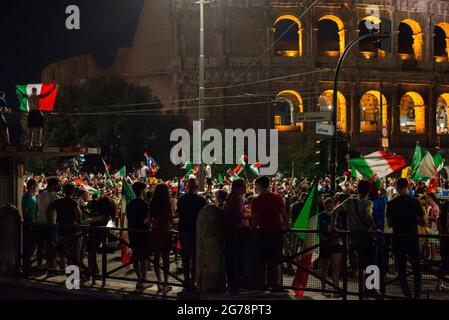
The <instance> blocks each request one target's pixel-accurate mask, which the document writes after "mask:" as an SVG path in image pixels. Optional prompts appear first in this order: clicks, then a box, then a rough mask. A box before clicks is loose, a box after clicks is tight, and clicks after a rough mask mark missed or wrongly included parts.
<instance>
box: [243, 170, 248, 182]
mask: <svg viewBox="0 0 449 320" xmlns="http://www.w3.org/2000/svg"><path fill="white" fill-rule="evenodd" d="M243 173H244V174H245V178H246V182H249V179H248V176H247V175H246V166H243Z"/></svg>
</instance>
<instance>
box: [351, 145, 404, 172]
mask: <svg viewBox="0 0 449 320" xmlns="http://www.w3.org/2000/svg"><path fill="white" fill-rule="evenodd" d="M349 164H350V165H351V170H352V176H353V177H355V176H358V174H360V175H361V176H362V177H365V178H371V177H372V176H374V175H376V177H377V178H383V177H385V176H387V175H389V174H390V173H393V172H394V171H397V170H399V169H401V168H403V167H405V165H406V162H405V160H404V158H403V157H402V156H401V155H398V154H391V153H388V152H385V151H376V152H373V153H371V154H369V155H366V156H364V157H359V158H353V159H350V160H349Z"/></svg>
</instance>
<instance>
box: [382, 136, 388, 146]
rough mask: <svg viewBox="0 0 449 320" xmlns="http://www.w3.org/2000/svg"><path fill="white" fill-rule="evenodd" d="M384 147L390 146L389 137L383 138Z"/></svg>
mask: <svg viewBox="0 0 449 320" xmlns="http://www.w3.org/2000/svg"><path fill="white" fill-rule="evenodd" d="M382 147H383V148H388V138H382Z"/></svg>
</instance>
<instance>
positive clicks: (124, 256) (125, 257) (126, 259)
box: [120, 179, 136, 265]
mask: <svg viewBox="0 0 449 320" xmlns="http://www.w3.org/2000/svg"><path fill="white" fill-rule="evenodd" d="M135 198H136V195H135V194H134V192H133V190H132V188H131V186H130V185H129V183H128V181H126V179H124V180H123V184H122V208H121V211H122V212H121V219H120V224H121V227H122V228H128V219H127V217H126V206H127V205H128V203H130V202H131V201H132V200H134V199H135ZM120 239H122V240H123V241H126V242H129V237H128V232H127V231H123V232H122V234H121V235H120ZM120 246H121V248H120V257H121V260H122V264H124V265H129V264H130V263H131V250H130V248H129V247H128V246H126V245H124V244H123V243H122V244H121V245H120Z"/></svg>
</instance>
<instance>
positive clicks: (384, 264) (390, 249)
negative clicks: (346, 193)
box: [21, 223, 449, 300]
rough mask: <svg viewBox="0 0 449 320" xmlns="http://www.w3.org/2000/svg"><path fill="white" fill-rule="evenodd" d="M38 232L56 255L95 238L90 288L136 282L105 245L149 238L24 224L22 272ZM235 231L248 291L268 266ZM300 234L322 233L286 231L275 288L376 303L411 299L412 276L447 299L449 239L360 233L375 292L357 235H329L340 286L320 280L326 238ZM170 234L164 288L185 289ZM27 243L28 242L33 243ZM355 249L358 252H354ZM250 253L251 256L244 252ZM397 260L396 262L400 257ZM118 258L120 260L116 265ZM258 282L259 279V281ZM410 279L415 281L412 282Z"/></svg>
mask: <svg viewBox="0 0 449 320" xmlns="http://www.w3.org/2000/svg"><path fill="white" fill-rule="evenodd" d="M67 227H71V228H75V229H76V232H75V231H73V235H72V238H70V237H59V236H57V233H58V231H59V230H61V229H63V228H67ZM49 228H50V229H49ZM42 229H43V230H47V232H48V230H53V231H52V232H53V233H55V235H54V236H53V238H54V240H55V241H54V243H53V244H49V246H47V248H50V247H51V246H53V248H54V250H55V251H61V248H62V247H64V245H65V244H67V242H70V241H71V240H72V239H73V238H78V239H83V241H85V240H86V239H87V238H88V237H91V243H93V242H94V241H92V239H93V238H94V237H95V238H96V239H98V237H99V238H100V239H99V240H100V241H99V246H94V247H93V248H90V250H95V259H97V258H98V255H100V257H101V268H100V270H99V272H98V274H97V272H95V270H93V271H92V272H88V271H84V276H86V277H88V279H91V281H92V284H93V285H95V284H96V281H97V280H100V281H101V285H102V286H103V287H105V286H106V285H107V280H120V281H128V282H137V279H136V278H135V277H132V276H130V274H131V275H132V270H131V271H130V270H127V268H128V267H129V266H130V265H131V264H132V262H131V261H128V262H126V263H123V262H122V261H120V259H119V257H120V256H119V254H118V251H120V248H118V247H115V248H113V249H111V250H108V243H111V242H115V243H118V244H119V246H121V247H122V248H123V247H125V248H130V249H132V248H131V245H130V243H129V241H127V240H124V238H123V237H122V236H121V235H123V233H125V232H126V233H128V234H129V233H136V234H137V233H145V234H151V233H150V232H149V231H147V230H133V229H126V228H109V227H94V226H83V225H76V226H73V225H70V226H67V225H55V224H46V223H23V224H22V239H23V240H22V243H23V246H22V247H23V250H22V252H21V261H22V264H21V266H22V270H25V263H24V262H25V261H26V260H27V259H29V258H28V257H27V256H31V255H32V256H33V257H34V259H33V260H31V261H29V263H30V264H31V265H32V266H34V265H35V263H36V255H35V254H34V251H35V245H36V239H33V237H37V236H36V235H38V232H39V230H42ZM75 229H73V230H75ZM239 233H240V234H244V235H246V236H244V237H241V238H240V243H239V245H238V246H237V247H235V248H231V249H232V250H234V251H233V253H235V254H236V255H238V254H239V252H240V254H241V253H243V251H242V250H244V254H241V255H240V256H242V257H243V258H242V260H241V261H240V262H239V263H240V264H241V266H242V268H241V270H244V271H242V272H241V273H240V274H239V275H238V277H239V283H240V284H241V287H243V288H246V289H252V288H253V287H257V288H259V287H260V286H254V281H252V283H250V284H248V283H249V282H251V281H246V280H248V279H252V280H254V278H255V275H256V274H257V273H258V272H259V273H260V268H259V270H252V269H251V268H252V266H257V265H260V266H266V261H264V260H263V259H260V257H259V256H258V253H260V251H261V248H260V247H257V244H258V241H259V236H258V231H257V230H255V229H251V228H242V229H241V230H240V231H239ZM299 233H300V234H302V235H313V236H314V237H316V239H318V238H319V236H320V235H323V233H322V232H320V231H318V230H301V229H290V230H285V233H284V235H283V240H282V254H281V257H280V259H279V260H277V261H276V262H275V264H276V267H277V268H278V269H279V270H280V273H279V274H280V276H279V279H278V285H279V286H278V288H277V289H283V290H289V291H304V292H307V295H314V294H315V295H316V294H334V295H338V297H340V298H343V299H344V300H346V299H351V298H359V299H364V298H367V297H370V298H375V299H410V298H412V297H411V296H409V295H408V294H407V295H406V294H404V291H403V286H404V283H408V282H411V280H412V279H413V278H414V276H415V275H418V274H419V276H420V277H421V278H422V280H421V283H420V288H419V289H420V291H421V296H420V297H421V298H424V299H426V298H427V299H444V300H449V290H448V291H445V290H444V288H441V289H442V290H437V286H440V285H441V284H443V286H444V285H445V284H446V285H447V286H448V287H449V278H448V277H447V276H446V274H448V273H449V268H448V265H449V261H447V257H441V254H440V252H439V250H438V249H439V247H440V243H442V242H443V241H448V242H449V236H448V235H430V234H427V235H415V236H410V235H398V234H388V233H367V234H363V237H364V239H369V241H368V242H366V243H365V244H364V245H365V246H366V248H367V250H371V252H373V254H374V256H372V257H371V260H372V261H373V265H374V266H377V268H378V271H379V273H378V274H376V273H375V272H374V273H373V274H375V275H374V277H376V276H379V277H380V279H377V280H376V279H374V280H373V281H374V284H375V283H376V281H377V282H378V283H379V288H377V289H372V288H371V289H370V288H367V287H366V285H365V284H366V280H367V278H368V277H369V276H370V274H367V275H365V271H366V267H367V265H363V263H362V262H361V261H360V260H361V258H362V257H363V256H364V255H366V252H363V250H361V249H360V248H362V249H363V246H361V247H359V248H357V244H356V243H355V242H356V239H357V236H360V234H356V233H351V232H347V231H335V232H333V233H332V241H333V242H334V245H336V244H337V245H336V246H335V247H334V248H332V250H333V252H332V254H333V255H335V254H337V255H339V259H338V260H339V261H340V263H339V266H338V267H339V268H338V269H339V272H338V274H339V278H340V280H339V282H338V283H333V282H332V281H331V280H330V279H329V278H330V277H329V276H328V273H327V272H326V275H324V276H323V272H322V270H321V267H322V266H321V265H320V264H322V263H323V262H325V261H323V260H326V259H323V252H324V249H325V246H326V242H325V241H324V240H322V241H321V243H319V242H318V241H313V242H312V244H310V241H309V246H305V243H304V241H302V240H301V239H300V238H299V237H298V234H299ZM171 234H172V249H171V255H170V264H171V271H170V272H169V279H170V280H169V283H164V284H165V285H169V286H173V287H179V288H185V287H186V285H187V284H186V283H185V282H184V279H183V276H182V268H177V266H178V264H179V259H178V256H179V254H180V251H179V250H178V246H177V242H178V239H179V236H178V233H177V232H176V231H173V232H172V233H171ZM27 242H31V245H30V244H28V243H27ZM401 243H402V244H404V243H415V244H417V245H418V247H419V248H418V255H419V256H418V260H417V261H414V263H413V264H411V263H410V257H408V256H407V252H406V254H403V252H398V250H399V251H400V249H401V248H399V249H398V248H395V246H396V247H397V246H398V245H399V244H401ZM426 247H434V248H432V249H437V250H436V251H435V252H432V255H434V256H433V257H431V258H433V260H432V259H430V260H426V259H423V258H425V257H423V256H422V252H421V250H422V249H423V248H426ZM336 248H337V249H336ZM228 250H229V248H228ZM245 250H246V251H245ZM357 250H359V251H361V252H357ZM109 251H110V252H109ZM181 251H182V248H181ZM320 251H322V252H320ZM248 252H249V253H250V254H247V253H248ZM47 253H48V252H47ZM223 254H225V253H223ZM320 255H321V257H320ZM306 256H309V257H310V262H309V263H304V261H302V260H303V258H304V257H306ZM399 256H401V257H403V256H405V258H406V260H407V262H405V263H404V262H402V263H403V264H405V269H404V270H405V271H404V274H403V275H402V276H400V275H399V274H397V272H396V266H395V264H398V263H400V262H401V261H398V257H399ZM150 257H151V255H150ZM401 257H399V258H400V259H401ZM324 258H326V257H324ZM328 258H330V257H328ZM415 258H416V257H415ZM117 260H119V261H118V262H117ZM327 260H329V259H327ZM357 260H358V261H357ZM362 260H363V259H362ZM412 260H413V257H412ZM415 260H416V259H415ZM47 261H48V260H47ZM148 261H149V262H150V264H152V265H153V266H154V263H158V265H159V267H160V270H162V265H160V261H158V262H156V261H154V259H152V258H149V259H148ZM81 262H83V261H81ZM295 267H296V268H295ZM334 267H335V264H334V263H332V262H331V263H330V268H329V269H330V271H332V268H334ZM412 267H414V268H415V269H416V268H417V269H418V271H416V270H415V272H414V270H413V268H412ZM262 268H264V267H262ZM248 269H250V270H248ZM256 269H257V268H256ZM295 269H296V270H295ZM41 270H44V271H50V272H56V273H61V274H62V273H64V272H65V270H48V269H41ZM262 272H263V273H264V274H265V273H266V270H265V269H264V270H262ZM298 272H302V276H304V275H305V278H308V281H307V282H303V285H298V284H295V285H294V284H293V283H294V280H295V276H296V277H297V276H298ZM445 272H447V273H445ZM123 273H124V274H123ZM24 275H26V273H24ZM259 275H260V274H259ZM150 278H151V277H150ZM256 278H257V277H256ZM259 279H261V278H260V277H259ZM261 281H265V278H263V280H261ZM413 281H416V280H415V279H413ZM256 282H257V281H256ZM145 283H148V284H157V285H159V284H163V283H162V282H160V281H157V279H156V280H154V279H149V280H146V281H145ZM259 284H260V283H259ZM262 286H263V285H262ZM411 287H413V286H411ZM440 287H441V286H440ZM257 290H259V289H257ZM318 298H319V297H318Z"/></svg>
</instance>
